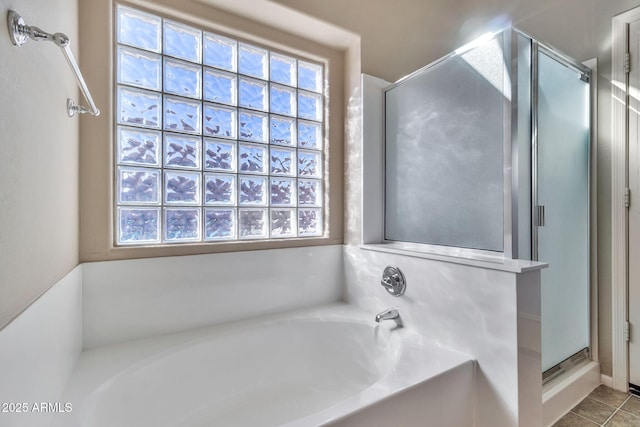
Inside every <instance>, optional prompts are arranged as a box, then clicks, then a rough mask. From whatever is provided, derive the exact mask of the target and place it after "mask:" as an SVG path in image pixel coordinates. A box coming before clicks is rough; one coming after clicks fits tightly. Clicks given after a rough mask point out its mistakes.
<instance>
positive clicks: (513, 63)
mask: <svg viewBox="0 0 640 427" xmlns="http://www.w3.org/2000/svg"><path fill="white" fill-rule="evenodd" d="M590 80H591V71H590V70H589V69H588V68H587V67H585V66H583V65H582V64H580V63H579V62H577V61H575V60H573V59H571V58H570V57H568V56H566V55H564V54H562V53H560V52H559V51H557V50H555V49H553V48H551V47H550V46H548V45H546V44H544V43H542V42H540V41H538V40H536V39H535V38H533V37H531V36H529V35H528V34H525V33H524V32H522V31H520V30H517V29H514V28H507V29H504V30H502V31H500V32H497V33H491V34H487V35H485V36H483V37H481V38H479V39H478V40H476V41H474V42H472V43H470V44H468V45H466V46H463V47H461V48H460V49H457V50H456V51H455V52H452V53H451V54H449V55H447V56H445V57H444V58H442V59H441V60H438V61H436V62H434V63H432V64H430V65H428V66H426V67H424V68H422V69H420V70H418V71H416V72H414V73H412V74H411V75H409V76H407V77H405V78H403V79H401V80H399V81H398V82H396V83H394V84H392V85H391V86H389V87H388V88H386V89H385V190H384V199H385V200H384V205H385V208H384V240H385V242H386V243H390V244H394V245H409V246H411V247H414V248H415V247H417V246H419V247H420V248H421V249H422V250H426V251H431V252H436V253H439V254H444V255H456V256H464V257H470V258H477V259H484V260H494V261H496V262H500V261H501V260H503V259H512V258H513V259H516V258H517V259H528V260H534V261H541V262H545V263H548V264H549V267H548V268H547V269H545V270H543V271H542V276H541V282H542V296H541V299H542V301H541V312H542V320H541V323H542V371H543V378H545V380H548V379H551V378H553V377H555V376H556V375H557V374H558V373H560V372H561V371H562V370H563V369H565V368H566V367H568V366H570V365H571V364H572V362H575V361H577V360H580V359H585V358H587V359H588V358H589V357H590V354H589V352H590V350H589V349H590V330H589V327H590V322H589V289H590V279H589V221H590V219H589V204H590V199H589V193H590V188H589V181H590V150H591V149H590V145H591V144H590V135H591V123H590V111H591V109H590V103H591V100H590V93H591V92H590Z"/></svg>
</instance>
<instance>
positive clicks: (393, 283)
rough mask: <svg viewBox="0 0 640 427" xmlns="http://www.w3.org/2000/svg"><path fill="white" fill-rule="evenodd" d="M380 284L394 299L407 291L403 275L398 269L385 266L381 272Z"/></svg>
mask: <svg viewBox="0 0 640 427" xmlns="http://www.w3.org/2000/svg"><path fill="white" fill-rule="evenodd" d="M380 284H381V285H382V286H383V287H384V288H385V289H386V291H387V292H389V293H390V294H391V295H393V296H394V297H399V296H400V295H402V294H404V291H405V290H406V289H407V282H406V280H405V279H404V274H402V271H400V269H399V268H398V267H392V266H387V267H386V268H385V269H384V271H383V272H382V280H381V281H380Z"/></svg>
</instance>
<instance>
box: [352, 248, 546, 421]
mask: <svg viewBox="0 0 640 427" xmlns="http://www.w3.org/2000/svg"><path fill="white" fill-rule="evenodd" d="M452 261H455V262H446V261H443V260H432V259H425V258H422V257H416V256H408V255H406V254H398V253H388V252H380V251H372V250H364V249H361V248H359V247H357V246H346V247H345V274H346V278H347V297H346V298H347V300H348V302H349V303H352V304H356V305H358V306H360V307H362V308H364V309H366V310H367V311H381V310H383V309H385V308H388V307H397V308H398V309H399V310H400V313H401V315H402V318H403V321H404V323H405V325H406V326H407V327H408V328H415V329H416V330H417V331H418V332H419V333H420V334H422V335H424V336H426V337H427V338H428V339H431V340H433V342H435V343H439V344H442V345H445V346H447V347H450V348H454V349H456V350H459V351H462V352H464V353H466V354H469V355H471V356H472V357H473V358H474V359H476V361H477V368H478V369H477V375H476V380H477V390H478V394H477V402H476V410H475V422H476V426H477V427H485V426H486V427H489V426H505V427H506V426H540V425H541V424H542V399H541V396H542V381H541V378H542V372H541V368H540V361H541V359H540V270H539V269H540V268H542V267H544V266H545V265H544V264H531V263H530V262H525V263H522V264H521V267H520V268H519V269H518V268H517V265H518V262H517V261H510V262H509V263H506V264H504V265H505V267H504V268H500V263H486V264H487V265H485V266H484V267H483V266H480V265H479V264H478V263H479V262H478V261H474V262H473V264H474V265H465V264H464V260H461V259H454V260H452ZM387 265H393V266H396V267H399V268H400V269H401V270H402V272H403V273H404V276H405V278H406V280H407V289H406V292H405V294H404V295H403V296H401V297H398V298H396V297H393V296H391V295H389V294H388V293H387V292H386V291H385V289H384V288H383V287H382V286H381V285H380V278H381V275H382V270H383V269H384V267H385V266H387Z"/></svg>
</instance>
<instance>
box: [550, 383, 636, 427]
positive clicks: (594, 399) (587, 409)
mask: <svg viewBox="0 0 640 427" xmlns="http://www.w3.org/2000/svg"><path fill="white" fill-rule="evenodd" d="M597 426H606V427H640V397H638V396H634V395H631V394H627V393H623V392H621V391H617V390H613V389H611V388H609V387H606V386H604V385H600V386H599V387H598V388H596V389H595V390H594V391H592V392H591V394H590V395H589V396H587V397H585V399H584V400H583V401H582V402H580V403H578V404H577V405H576V406H575V407H574V408H573V409H572V410H571V411H570V412H569V413H568V414H567V415H565V416H564V417H562V418H561V419H560V420H559V421H558V422H557V423H555V424H554V425H553V427H597Z"/></svg>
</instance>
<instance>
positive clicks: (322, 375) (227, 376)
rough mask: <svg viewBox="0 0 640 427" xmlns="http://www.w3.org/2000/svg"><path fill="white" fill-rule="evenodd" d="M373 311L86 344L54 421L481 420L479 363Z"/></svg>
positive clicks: (99, 424) (329, 310)
mask: <svg viewBox="0 0 640 427" xmlns="http://www.w3.org/2000/svg"><path fill="white" fill-rule="evenodd" d="M382 308H385V307H381V309H382ZM374 316H375V313H363V312H361V311H359V310H357V309H355V308H354V307H352V306H349V305H332V306H326V307H321V308H316V309H310V310H305V311H303V312H294V313H286V314H280V315H276V316H269V317H263V318H260V319H253V320H249V321H242V322H234V323H232V324H225V325H221V326H215V327H210V328H203V329H199V330H193V331H189V332H183V333H178V334H172V335H167V336H161V337H155V338H150V339H146V340H139V341H135V342H130V343H125V344H118V345H112V346H108V347H102V348H99V349H95V350H89V351H85V352H84V353H83V354H82V355H81V357H80V359H79V361H78V364H77V366H76V369H75V372H74V374H73V375H72V377H71V380H70V383H69V385H68V387H67V390H66V392H65V393H64V395H63V397H62V403H71V405H72V408H73V410H72V411H71V412H68V413H60V414H57V415H56V418H55V419H54V423H53V426H59V427H62V426H65V427H74V426H76V427H77V426H86V427H113V426H118V427H127V426H135V427H144V426H149V427H151V426H152V427H162V426H167V427H169V426H170V427H177V426H189V427H192V426H193V427H195V426H207V427H211V426H224V427H232V426H248V427H267V426H280V425H286V426H291V427H293V426H320V425H335V426H337V425H345V426H358V425H363V426H365V425H402V426H412V425H416V426H417V425H420V426H423V425H437V426H440V427H445V426H452V427H454V426H455V427H462V426H471V425H472V424H473V421H472V420H473V390H474V364H473V361H472V360H471V359H470V358H469V357H468V356H467V355H464V354H461V353H458V352H455V351H452V350H449V349H447V348H444V347H440V346H437V345H435V344H433V343H429V342H425V340H424V339H422V337H421V336H419V335H417V334H416V333H414V332H413V331H412V330H411V327H410V325H407V327H405V328H403V329H393V330H392V329H391V327H392V326H393V325H394V324H393V322H385V324H383V325H377V324H376V323H375V322H374V320H373V318H374ZM385 417H387V419H386V420H385ZM425 417H426V418H425ZM372 420H375V423H374V424H372Z"/></svg>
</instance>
